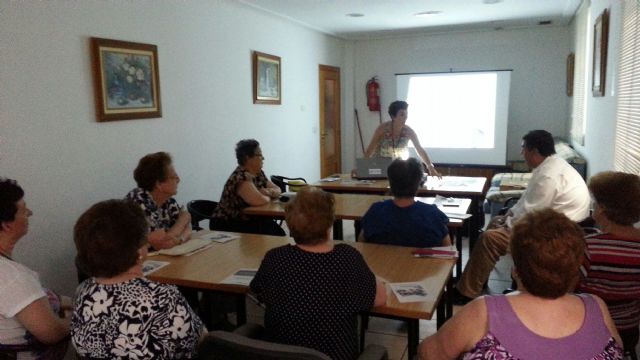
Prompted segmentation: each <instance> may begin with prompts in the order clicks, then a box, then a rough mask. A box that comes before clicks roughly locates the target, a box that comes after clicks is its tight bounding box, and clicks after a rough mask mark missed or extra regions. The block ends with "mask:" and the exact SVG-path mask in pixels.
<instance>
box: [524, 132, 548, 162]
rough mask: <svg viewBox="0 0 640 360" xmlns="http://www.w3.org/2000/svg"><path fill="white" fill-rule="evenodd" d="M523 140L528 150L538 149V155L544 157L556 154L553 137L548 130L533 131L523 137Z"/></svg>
mask: <svg viewBox="0 0 640 360" xmlns="http://www.w3.org/2000/svg"><path fill="white" fill-rule="evenodd" d="M522 140H524V146H525V147H526V148H527V149H528V150H533V149H536V150H538V153H539V154H540V155H542V156H544V157H547V156H550V155H553V154H555V153H556V146H555V144H554V142H553V136H551V133H550V132H548V131H546V130H531V131H529V132H528V133H527V134H526V135H525V136H523V137H522Z"/></svg>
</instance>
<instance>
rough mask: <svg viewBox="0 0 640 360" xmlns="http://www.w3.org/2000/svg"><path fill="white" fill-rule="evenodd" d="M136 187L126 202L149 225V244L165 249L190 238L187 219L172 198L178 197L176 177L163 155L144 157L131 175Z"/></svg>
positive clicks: (189, 226)
mask: <svg viewBox="0 0 640 360" xmlns="http://www.w3.org/2000/svg"><path fill="white" fill-rule="evenodd" d="M133 178H134V179H135V180H136V183H137V184H138V187H137V188H135V189H133V190H131V191H130V192H129V193H128V194H127V196H126V198H127V199H129V200H132V201H133V202H135V203H136V204H138V206H140V208H141V209H142V210H143V211H144V214H145V216H146V217H147V222H148V223H149V231H150V233H149V244H151V246H152V247H153V248H154V249H156V250H160V249H168V248H171V247H173V246H175V245H178V244H181V243H183V242H185V241H186V240H188V239H189V238H190V237H191V216H190V215H189V213H188V212H187V211H185V210H183V209H182V208H181V207H180V206H179V205H178V202H177V201H176V200H175V199H174V198H173V196H175V195H176V194H177V193H178V184H179V183H180V177H179V176H178V174H177V173H176V170H175V169H174V168H173V164H172V163H171V156H170V155H169V154H167V153H166V152H157V153H154V154H148V155H146V156H145V157H143V158H142V159H140V162H138V166H137V167H136V169H135V171H134V172H133Z"/></svg>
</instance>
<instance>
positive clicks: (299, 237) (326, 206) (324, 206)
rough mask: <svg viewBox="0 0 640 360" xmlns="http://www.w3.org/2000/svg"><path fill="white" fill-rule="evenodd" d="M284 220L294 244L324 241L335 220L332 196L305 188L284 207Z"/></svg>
mask: <svg viewBox="0 0 640 360" xmlns="http://www.w3.org/2000/svg"><path fill="white" fill-rule="evenodd" d="M285 220H286V221H287V226H288V227H289V233H290V234H291V237H293V239H294V240H295V242H296V244H304V245H315V244H319V243H321V242H323V241H325V240H326V235H327V229H329V228H330V227H331V226H332V225H333V221H334V220H335V200H334V197H333V194H331V193H328V192H325V191H323V190H321V189H319V188H317V187H314V186H305V187H303V188H302V189H301V190H299V191H298V193H297V195H296V197H295V198H294V199H293V200H291V201H290V202H289V203H288V204H287V205H286V207H285Z"/></svg>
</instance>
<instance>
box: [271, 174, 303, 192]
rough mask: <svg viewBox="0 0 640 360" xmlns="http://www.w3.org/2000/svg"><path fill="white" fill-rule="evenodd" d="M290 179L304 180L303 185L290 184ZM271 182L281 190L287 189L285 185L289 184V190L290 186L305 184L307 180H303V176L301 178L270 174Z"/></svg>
mask: <svg viewBox="0 0 640 360" xmlns="http://www.w3.org/2000/svg"><path fill="white" fill-rule="evenodd" d="M292 180H298V181H302V182H304V184H303V185H301V184H296V183H293V184H291V183H290V181H292ZM271 182H272V183H274V184H276V185H277V186H278V187H279V188H280V191H281V192H286V191H287V185H289V190H291V187H296V186H306V185H307V180H305V179H304V178H301V177H297V178H290V177H286V176H280V175H271ZM291 191H294V190H291Z"/></svg>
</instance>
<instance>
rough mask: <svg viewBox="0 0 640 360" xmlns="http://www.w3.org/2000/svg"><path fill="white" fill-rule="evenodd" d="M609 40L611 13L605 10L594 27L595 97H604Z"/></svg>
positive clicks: (593, 90)
mask: <svg viewBox="0 0 640 360" xmlns="http://www.w3.org/2000/svg"><path fill="white" fill-rule="evenodd" d="M608 40H609V12H608V11H607V9H604V11H602V14H600V16H598V18H597V19H596V22H595V24H594V25H593V86H592V89H591V90H592V92H593V96H594V97H599V96H604V85H605V80H606V78H607V44H608Z"/></svg>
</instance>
